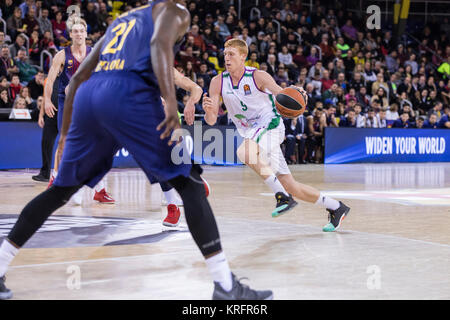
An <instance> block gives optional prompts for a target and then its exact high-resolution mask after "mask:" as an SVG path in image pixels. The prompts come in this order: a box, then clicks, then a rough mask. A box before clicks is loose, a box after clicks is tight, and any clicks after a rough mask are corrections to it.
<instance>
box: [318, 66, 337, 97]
mask: <svg viewBox="0 0 450 320" xmlns="http://www.w3.org/2000/svg"><path fill="white" fill-rule="evenodd" d="M320 81H321V82H322V92H325V91H327V90H329V89H330V88H331V86H332V85H333V83H334V80H333V79H330V72H329V71H328V70H327V69H323V73H322V79H320Z"/></svg>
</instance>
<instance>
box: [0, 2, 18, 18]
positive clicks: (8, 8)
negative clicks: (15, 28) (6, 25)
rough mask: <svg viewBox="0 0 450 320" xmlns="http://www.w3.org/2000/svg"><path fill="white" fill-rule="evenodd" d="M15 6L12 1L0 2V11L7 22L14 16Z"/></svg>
mask: <svg viewBox="0 0 450 320" xmlns="http://www.w3.org/2000/svg"><path fill="white" fill-rule="evenodd" d="M15 6H16V4H15V3H14V2H13V0H5V1H2V3H1V4H0V11H1V13H2V18H3V19H4V20H6V21H7V20H8V18H9V17H10V16H12V15H13V14H14V8H15Z"/></svg>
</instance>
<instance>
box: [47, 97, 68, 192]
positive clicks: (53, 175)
mask: <svg viewBox="0 0 450 320" xmlns="http://www.w3.org/2000/svg"><path fill="white" fill-rule="evenodd" d="M63 115H64V98H63V97H60V96H59V97H58V112H57V114H56V117H57V119H56V120H57V127H58V132H61V128H62V123H63ZM59 158H60V155H59V151H58V149H56V151H55V155H54V159H55V161H54V165H53V170H52V172H51V173H50V181H49V183H48V186H47V188H50V187H51V186H52V184H53V181H55V178H56V176H57V175H58V168H59V165H60V163H59V160H58V159H59Z"/></svg>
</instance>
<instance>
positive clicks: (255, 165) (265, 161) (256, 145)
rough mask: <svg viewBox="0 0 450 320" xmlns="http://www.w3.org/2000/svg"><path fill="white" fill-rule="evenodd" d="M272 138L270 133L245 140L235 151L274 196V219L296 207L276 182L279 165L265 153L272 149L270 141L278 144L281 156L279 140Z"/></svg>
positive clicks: (277, 181)
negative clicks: (256, 138) (255, 139)
mask: <svg viewBox="0 0 450 320" xmlns="http://www.w3.org/2000/svg"><path fill="white" fill-rule="evenodd" d="M273 137H274V136H273V135H272V133H264V134H263V135H261V139H259V140H257V141H254V140H251V139H245V140H244V141H243V142H242V144H241V145H240V146H239V148H238V150H237V156H238V157H239V159H240V160H241V161H242V162H243V163H245V164H246V165H248V166H249V167H250V168H252V169H253V171H255V172H256V174H258V175H259V176H260V177H261V178H262V179H263V180H264V183H265V184H266V185H267V186H268V187H269V188H270V189H271V190H272V192H273V193H274V194H275V199H276V207H275V209H274V211H273V212H272V216H274V217H276V216H279V215H280V214H283V213H285V212H287V211H289V210H291V209H292V208H294V207H295V206H296V205H297V202H296V201H295V200H294V199H293V198H292V196H291V195H290V194H289V193H288V191H286V189H285V188H284V186H283V185H282V184H281V183H280V181H279V180H278V178H277V176H276V173H277V172H278V167H279V164H278V163H275V162H274V161H273V160H272V157H271V155H270V153H268V152H267V151H266V150H270V149H273V147H271V145H274V144H273V143H272V142H271V141H272V140H276V143H278V145H277V148H278V149H279V152H280V153H281V154H282V152H281V149H280V144H279V142H278V141H279V139H280V138H279V137H275V139H273ZM261 145H264V147H265V149H263V147H262V146H261ZM282 158H283V159H282V160H280V161H282V162H284V164H286V161H285V160H284V157H282ZM276 160H277V161H278V157H276ZM286 168H287V164H286Z"/></svg>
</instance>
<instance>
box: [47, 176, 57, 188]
mask: <svg viewBox="0 0 450 320" xmlns="http://www.w3.org/2000/svg"><path fill="white" fill-rule="evenodd" d="M54 180H55V177H53V176H50V181H49V182H48V186H47V189H48V188H50V187H51V186H52V184H53V181H54Z"/></svg>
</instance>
